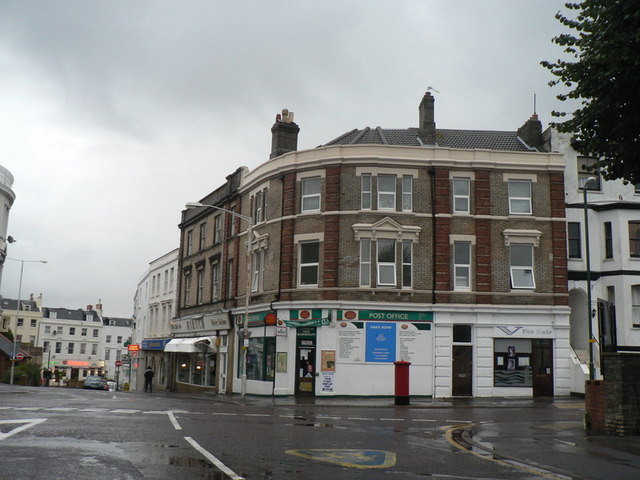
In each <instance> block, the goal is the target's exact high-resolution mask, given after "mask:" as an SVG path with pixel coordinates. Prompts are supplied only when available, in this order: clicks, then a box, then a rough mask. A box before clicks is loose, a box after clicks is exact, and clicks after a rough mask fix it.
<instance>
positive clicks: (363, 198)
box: [360, 173, 371, 210]
mask: <svg viewBox="0 0 640 480" xmlns="http://www.w3.org/2000/svg"><path fill="white" fill-rule="evenodd" d="M360 192H361V193H360V206H361V208H362V210H371V174H370V173H363V174H362V176H361V177H360Z"/></svg>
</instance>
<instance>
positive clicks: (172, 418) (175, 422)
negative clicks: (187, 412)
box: [167, 410, 182, 430]
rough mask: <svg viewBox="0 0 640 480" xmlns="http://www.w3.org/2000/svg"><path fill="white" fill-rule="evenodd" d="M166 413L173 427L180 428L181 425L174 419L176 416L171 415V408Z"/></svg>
mask: <svg viewBox="0 0 640 480" xmlns="http://www.w3.org/2000/svg"><path fill="white" fill-rule="evenodd" d="M167 415H169V420H171V423H172V424H173V428H175V429H176V430H182V427H181V426H180V424H179V423H178V421H177V420H176V417H175V416H174V415H173V412H172V411H171V410H169V411H168V412H167Z"/></svg>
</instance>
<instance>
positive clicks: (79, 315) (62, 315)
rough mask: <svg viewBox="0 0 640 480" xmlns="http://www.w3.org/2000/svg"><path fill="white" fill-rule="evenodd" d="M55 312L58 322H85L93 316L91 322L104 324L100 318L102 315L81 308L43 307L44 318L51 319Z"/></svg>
mask: <svg viewBox="0 0 640 480" xmlns="http://www.w3.org/2000/svg"><path fill="white" fill-rule="evenodd" d="M53 312H55V318H56V319H58V320H78V321H81V322H84V321H87V317H88V316H89V315H91V316H92V317H93V318H92V319H91V321H93V322H100V323H102V319H101V318H100V315H98V312H96V311H95V310H82V309H81V308H78V309H76V310H71V309H69V308H51V307H43V309H42V317H43V318H51V313H53Z"/></svg>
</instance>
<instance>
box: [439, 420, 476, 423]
mask: <svg viewBox="0 0 640 480" xmlns="http://www.w3.org/2000/svg"><path fill="white" fill-rule="evenodd" d="M445 422H447V423H471V420H445Z"/></svg>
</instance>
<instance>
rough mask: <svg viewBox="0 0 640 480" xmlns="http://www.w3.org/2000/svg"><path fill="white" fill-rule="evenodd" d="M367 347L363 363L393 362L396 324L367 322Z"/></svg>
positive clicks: (394, 358)
mask: <svg viewBox="0 0 640 480" xmlns="http://www.w3.org/2000/svg"><path fill="white" fill-rule="evenodd" d="M366 326H367V347H366V353H365V356H366V358H365V361H367V362H387V363H391V362H395V360H396V324H395V323H374V322H367V323H366Z"/></svg>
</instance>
